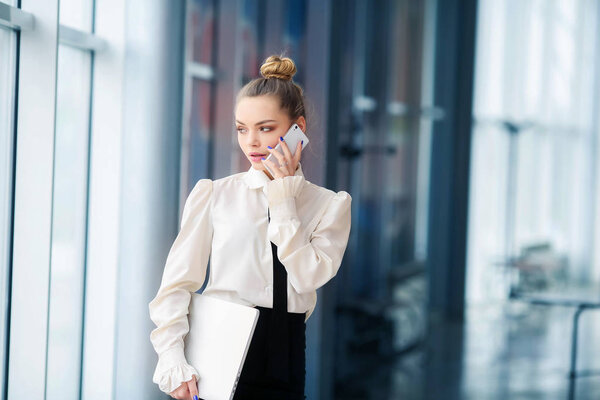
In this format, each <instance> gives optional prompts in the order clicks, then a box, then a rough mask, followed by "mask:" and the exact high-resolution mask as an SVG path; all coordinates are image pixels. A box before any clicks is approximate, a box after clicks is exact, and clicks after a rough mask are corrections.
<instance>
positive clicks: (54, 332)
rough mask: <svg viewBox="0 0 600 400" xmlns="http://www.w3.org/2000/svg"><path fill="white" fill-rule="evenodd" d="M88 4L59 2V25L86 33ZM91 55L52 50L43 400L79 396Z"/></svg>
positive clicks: (68, 48) (73, 49) (66, 49)
mask: <svg viewBox="0 0 600 400" xmlns="http://www.w3.org/2000/svg"><path fill="white" fill-rule="evenodd" d="M92 7H93V2H92V1H85V2H81V1H61V2H60V23H61V25H63V26H68V27H70V28H74V29H77V30H78V31H82V32H84V31H87V32H89V31H91V28H92ZM91 75H92V52H91V51H89V50H86V49H81V48H76V47H72V46H68V45H65V44H59V46H58V70H57V84H56V90H57V95H56V127H55V139H54V140H55V142H54V177H53V182H54V185H53V194H52V216H53V217H52V246H51V267H50V276H51V278H50V297H49V301H50V305H49V331H48V361H47V372H46V373H47V378H46V379H47V387H46V397H47V398H48V399H78V398H80V397H81V394H80V390H81V387H80V384H81V373H82V370H81V366H82V348H83V346H82V340H83V329H84V326H83V318H84V315H83V310H84V301H85V290H84V287H85V276H86V274H85V271H86V238H87V235H86V233H87V220H88V215H87V210H88V207H87V205H88V184H89V182H88V174H89V166H88V164H89V142H90V98H91V79H92V77H91Z"/></svg>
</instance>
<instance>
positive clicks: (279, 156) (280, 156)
mask: <svg viewBox="0 0 600 400" xmlns="http://www.w3.org/2000/svg"><path fill="white" fill-rule="evenodd" d="M267 150H269V151H270V152H271V154H273V156H274V157H275V158H276V159H277V161H279V165H282V164H283V163H284V160H285V157H284V156H283V154H281V153H280V152H279V151H277V150H275V149H273V148H270V149H267Z"/></svg>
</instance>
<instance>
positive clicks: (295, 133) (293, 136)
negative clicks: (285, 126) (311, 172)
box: [263, 124, 308, 176]
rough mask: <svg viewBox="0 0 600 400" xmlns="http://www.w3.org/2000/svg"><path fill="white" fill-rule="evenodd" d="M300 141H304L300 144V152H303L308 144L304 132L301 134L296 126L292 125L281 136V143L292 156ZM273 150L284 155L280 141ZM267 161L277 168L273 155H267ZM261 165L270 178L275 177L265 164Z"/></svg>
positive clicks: (300, 130) (275, 158) (277, 164)
mask: <svg viewBox="0 0 600 400" xmlns="http://www.w3.org/2000/svg"><path fill="white" fill-rule="evenodd" d="M301 140H303V141H304V142H303V143H302V150H304V148H305V147H306V145H307V144H308V137H307V136H306V135H305V134H304V132H302V129H300V127H299V126H298V124H294V125H292V126H291V127H290V129H289V130H288V131H287V132H286V134H285V135H284V136H283V141H284V142H285V143H286V144H287V146H288V148H289V149H290V153H292V156H294V154H296V147H297V146H298V143H299V142H300V141H301ZM274 150H275V151H279V153H281V154H282V155H284V152H283V149H282V148H281V140H280V141H279V143H277V146H275V149H274ZM267 160H269V161H272V162H273V163H274V164H275V165H276V166H277V167H279V160H277V157H275V155H274V154H273V153H271V154H269V156H268V157H267ZM263 165H264V166H265V167H266V168H267V169H268V170H269V172H270V173H271V175H272V176H275V174H273V171H271V168H269V166H268V165H267V164H263Z"/></svg>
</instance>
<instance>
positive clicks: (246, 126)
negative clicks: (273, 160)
mask: <svg viewBox="0 0 600 400" xmlns="http://www.w3.org/2000/svg"><path fill="white" fill-rule="evenodd" d="M295 122H296V123H297V124H298V126H299V127H300V129H302V131H305V125H306V122H305V119H304V117H302V116H301V117H299V118H298V120H297V121H295ZM292 123H293V122H292V121H291V120H290V118H289V117H288V115H287V113H286V112H285V111H284V110H281V109H280V108H279V101H278V99H277V98H276V97H275V96H270V95H264V96H254V97H243V98H242V99H240V101H239V102H238V104H237V106H236V109H235V124H236V129H237V134H238V135H237V136H238V143H239V145H240V148H241V149H242V151H243V152H244V154H245V155H246V158H248V160H250V162H251V163H252V167H253V168H255V169H259V170H262V171H264V172H265V173H266V174H267V175H268V176H269V177H270V178H271V179H272V176H271V174H269V171H268V170H267V169H266V168H265V166H264V164H263V163H262V160H261V157H264V158H267V157H268V156H269V154H270V152H269V149H268V148H267V146H271V147H272V148H275V146H277V143H279V137H280V136H282V137H283V135H285V133H286V132H287V131H288V129H290V126H291V125H292Z"/></svg>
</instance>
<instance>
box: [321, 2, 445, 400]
mask: <svg viewBox="0 0 600 400" xmlns="http://www.w3.org/2000/svg"><path fill="white" fill-rule="evenodd" d="M434 9H435V2H433V1H381V2H369V1H352V2H344V3H343V4H341V3H339V4H336V6H335V7H334V11H333V15H335V18H336V20H337V22H336V24H337V27H334V29H336V31H337V30H339V33H338V35H340V37H339V38H337V39H338V40H339V41H336V40H335V39H334V41H333V42H334V43H335V47H334V49H333V50H332V59H331V60H332V61H331V62H332V70H331V71H332V72H331V79H332V82H331V85H332V87H333V88H335V89H336V90H335V91H332V92H331V99H335V101H333V106H332V108H331V110H330V113H329V117H330V125H329V126H330V128H329V129H330V131H339V135H340V137H339V145H340V152H341V154H340V160H339V165H340V167H339V168H338V171H339V175H338V180H339V182H341V185H342V187H348V188H349V189H348V191H349V192H350V194H351V195H352V198H353V210H352V215H353V227H352V232H351V238H350V243H349V245H348V249H347V250H346V255H345V258H344V265H343V268H342V269H340V272H339V273H338V276H339V278H338V279H339V281H338V299H337V303H338V310H339V312H338V315H337V316H336V322H337V325H336V332H337V334H338V338H337V343H336V344H337V348H336V354H335V357H336V362H335V395H336V398H346V397H350V396H353V395H356V393H362V395H364V396H365V398H371V397H367V396H373V393H374V390H375V389H374V388H373V385H371V387H370V388H369V387H368V386H369V385H368V384H365V383H364V382H367V381H369V380H370V379H377V381H378V382H381V383H383V386H382V387H380V388H379V390H380V391H379V392H377V393H380V395H381V396H389V395H390V393H393V388H392V387H390V385H391V382H392V380H391V379H388V378H389V377H387V375H386V369H385V367H383V368H378V366H380V365H385V361H384V360H389V359H391V358H392V357H394V356H395V355H400V354H402V353H403V352H405V351H406V350H407V349H409V348H411V347H412V346H414V345H415V344H416V343H418V342H419V341H420V340H421V339H422V338H423V336H424V334H425V323H426V318H425V300H426V290H427V288H426V284H425V282H426V280H425V257H426V254H425V253H426V248H427V233H426V232H427V198H428V193H429V160H430V158H429V154H430V151H431V149H430V135H431V124H432V121H433V119H435V118H436V114H435V113H434V112H432V110H434V109H435V108H434V107H433V104H432V96H433V93H432V87H433V85H432V81H433V75H432V72H433V69H432V62H433V51H434V46H433V37H434V31H433V29H434V25H433V22H434V20H431V21H426V16H427V17H428V19H430V18H429V17H430V16H431V15H432V13H433V10H434ZM373 54H377V57H373ZM361 382H362V383H361ZM361 390H362V391H361ZM367 393H368V394H367ZM376 397H377V396H376Z"/></svg>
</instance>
